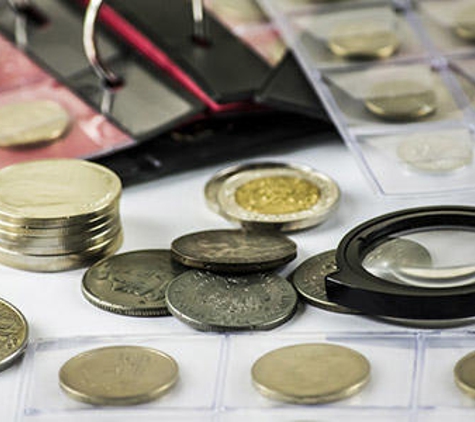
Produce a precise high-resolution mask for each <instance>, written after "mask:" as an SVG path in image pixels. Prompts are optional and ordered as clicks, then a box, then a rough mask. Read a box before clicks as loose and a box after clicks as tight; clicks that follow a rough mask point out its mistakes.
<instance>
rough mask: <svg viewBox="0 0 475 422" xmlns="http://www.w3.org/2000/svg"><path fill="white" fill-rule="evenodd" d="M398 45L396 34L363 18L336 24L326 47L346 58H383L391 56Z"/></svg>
mask: <svg viewBox="0 0 475 422" xmlns="http://www.w3.org/2000/svg"><path fill="white" fill-rule="evenodd" d="M399 45H400V41H399V38H398V36H397V34H396V33H395V32H394V31H392V30H390V29H382V28H381V27H377V26H375V24H374V22H372V21H368V20H363V21H359V22H353V23H351V22H345V24H344V25H338V26H336V27H335V28H334V29H333V31H332V32H331V34H330V36H329V38H328V48H329V49H330V51H331V52H332V53H333V54H335V55H337V56H340V57H344V58H347V59H384V58H387V57H390V56H392V55H393V54H394V53H396V51H397V50H398V48H399Z"/></svg>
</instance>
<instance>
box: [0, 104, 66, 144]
mask: <svg viewBox="0 0 475 422" xmlns="http://www.w3.org/2000/svg"><path fill="white" fill-rule="evenodd" d="M70 122H71V118H70V116H69V113H68V112H67V111H66V110H65V109H64V108H63V107H62V106H61V105H60V104H58V103H57V102H54V101H50V100H35V101H23V102H18V103H13V104H7V105H4V106H2V107H0V147H20V146H21V147H24V146H32V145H35V144H39V143H43V142H51V141H54V140H56V139H59V138H61V137H62V136H63V135H64V133H65V132H66V131H67V130H68V128H69V125H70Z"/></svg>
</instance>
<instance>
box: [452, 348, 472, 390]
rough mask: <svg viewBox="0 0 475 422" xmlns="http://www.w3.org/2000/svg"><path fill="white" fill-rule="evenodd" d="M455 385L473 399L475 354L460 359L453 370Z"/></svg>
mask: <svg viewBox="0 0 475 422" xmlns="http://www.w3.org/2000/svg"><path fill="white" fill-rule="evenodd" d="M454 377H455V384H456V385H457V387H459V388H460V389H461V390H462V391H463V392H464V393H465V394H468V395H469V396H470V397H472V398H475V352H471V353H469V354H468V355H465V356H464V357H463V358H462V359H460V360H459V361H458V362H457V364H456V365H455V368H454Z"/></svg>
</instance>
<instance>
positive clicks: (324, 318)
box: [0, 136, 475, 422]
mask: <svg viewBox="0 0 475 422" xmlns="http://www.w3.org/2000/svg"><path fill="white" fill-rule="evenodd" d="M261 159H272V160H280V161H285V162H295V163H302V164H306V165H309V166H311V167H313V168H315V169H318V170H320V171H322V172H325V173H327V174H328V175H330V176H331V177H332V178H334V179H335V180H336V181H337V183H338V184H339V186H340V188H341V191H342V200H341V204H340V207H339V209H338V211H337V212H336V214H335V215H333V216H332V217H331V218H330V219H329V220H328V221H327V222H325V223H324V224H322V225H321V226H318V227H316V228H313V229H310V230H307V231H303V232H299V233H297V234H292V235H291V238H292V239H293V240H294V241H295V242H296V243H297V244H298V246H299V250H298V252H299V253H298V258H297V259H296V260H295V261H294V262H292V263H291V264H290V265H288V267H287V268H285V270H284V271H283V273H284V275H286V274H288V273H289V272H290V271H291V270H292V269H293V268H295V266H296V265H298V264H299V263H300V262H302V261H303V260H304V259H306V258H308V257H310V256H312V255H314V254H317V253H320V252H323V251H326V250H328V249H333V248H335V247H336V246H337V244H338V241H339V240H340V238H341V237H342V236H343V235H344V234H345V233H346V232H347V231H348V230H349V229H351V228H352V227H354V226H355V225H356V224H358V223H361V222H363V221H364V220H366V219H368V218H370V217H373V216H377V215H380V214H383V213H386V212H389V211H393V210H398V209H402V208H406V207H411V206H420V205H430V204H472V205H475V195H473V194H467V195H465V196H463V197H458V198H455V199H454V198H450V200H449V199H448V198H425V199H424V198H415V199H413V200H407V199H405V200H388V199H384V198H380V197H378V196H376V194H375V193H374V192H372V190H371V188H370V186H369V184H368V182H367V181H366V180H365V178H364V176H363V175H362V173H361V172H360V170H359V169H358V167H357V165H356V162H355V160H354V158H353V157H352V156H351V154H350V153H349V152H348V150H347V149H346V148H345V146H344V145H343V144H342V143H341V142H340V141H339V140H337V139H332V138H331V136H324V137H323V139H315V144H314V146H311V147H307V148H304V149H299V150H297V151H294V152H289V153H286V154H269V155H266V156H261V157H255V158H253V160H261ZM246 161H249V160H246ZM239 162H244V161H239ZM236 163H238V162H237V161H232V160H230V161H229V163H226V164H222V165H217V166H212V167H208V168H204V169H199V170H196V171H190V172H187V173H184V174H179V175H175V176H170V177H166V178H162V179H158V180H155V181H151V182H148V183H145V184H142V185H139V186H135V187H130V188H127V189H126V190H125V191H124V193H123V198H122V200H121V215H122V222H123V227H124V233H125V240H124V244H123V246H122V248H121V250H120V252H125V251H131V250H136V249H148V248H168V247H169V246H170V243H171V242H172V240H173V239H174V238H176V237H178V236H180V235H183V234H186V233H189V232H193V231H198V230H205V229H213V228H214V229H216V228H230V227H233V226H232V225H231V224H230V223H229V222H227V221H225V220H224V219H222V218H221V217H220V216H218V215H216V214H214V213H213V212H212V211H210V210H209V209H208V208H207V206H206V203H205V200H204V195H203V187H204V185H205V183H206V181H207V180H208V179H209V178H210V177H211V176H212V175H213V174H214V173H215V172H216V171H217V170H219V169H221V168H223V167H226V166H227V165H230V164H236ZM84 271H85V270H83V269H82V270H75V271H69V272H62V273H53V274H48V273H32V272H24V271H20V270H15V269H12V268H8V267H4V266H2V267H0V297H2V298H4V299H6V300H8V301H10V302H11V303H13V304H14V305H16V306H17V307H18V308H19V309H20V310H21V311H22V312H23V313H24V315H25V316H26V318H27V319H28V321H29V324H30V330H31V331H30V338H31V340H36V339H38V338H55V337H70V336H82V335H123V336H127V335H131V334H133V335H137V334H145V335H148V334H156V333H175V334H177V333H183V334H189V333H195V331H193V330H192V329H191V328H189V327H187V326H185V325H184V324H182V323H181V322H179V321H177V320H176V319H174V318H172V317H165V318H132V317H124V316H120V315H115V314H112V313H108V312H105V311H102V310H100V309H98V308H96V307H94V306H92V305H90V304H89V303H88V302H87V301H86V300H85V299H84V298H83V297H82V295H81V292H80V284H81V277H82V275H83V273H84ZM397 330H406V331H407V330H408V329H407V328H403V327H398V326H395V325H388V324H385V323H383V322H379V321H375V320H371V319H369V318H365V317H357V316H347V315H339V314H334V313H329V312H326V311H323V310H320V309H317V308H313V307H310V306H306V307H305V308H304V310H303V312H299V313H298V314H297V316H296V317H295V318H294V319H292V320H291V321H290V322H288V323H286V324H285V325H284V326H282V327H280V328H279V329H278V330H277V331H276V332H278V333H279V334H283V333H284V334H285V333H295V332H307V331H316V332H317V331H321V332H326V331H342V332H343V331H374V332H378V331H380V332H388V331H397ZM206 335H207V334H203V336H206ZM269 335H272V332H270V333H269ZM21 372H22V364H21V363H19V364H16V365H14V366H13V367H11V368H9V369H7V370H6V371H4V372H2V373H0V421H1V422H7V421H13V420H14V415H15V412H16V410H17V409H16V408H17V387H18V384H19V382H20V380H21ZM32 420H34V418H32ZM132 420H133V418H132Z"/></svg>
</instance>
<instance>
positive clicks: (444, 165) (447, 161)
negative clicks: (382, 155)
mask: <svg viewBox="0 0 475 422" xmlns="http://www.w3.org/2000/svg"><path fill="white" fill-rule="evenodd" d="M397 155H398V157H399V158H400V159H401V160H402V161H404V162H405V163H406V164H408V165H409V166H410V167H411V168H413V169H415V170H420V171H423V172H426V173H446V172H451V171H454V170H458V169H460V168H462V167H465V166H468V165H470V164H471V163H472V161H473V149H472V146H471V145H470V142H467V141H466V140H464V139H457V138H453V137H451V136H447V135H445V134H440V133H431V134H430V135H424V134H417V135H416V136H408V137H406V138H405V139H404V141H402V142H401V143H400V144H399V145H398V147H397Z"/></svg>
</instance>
